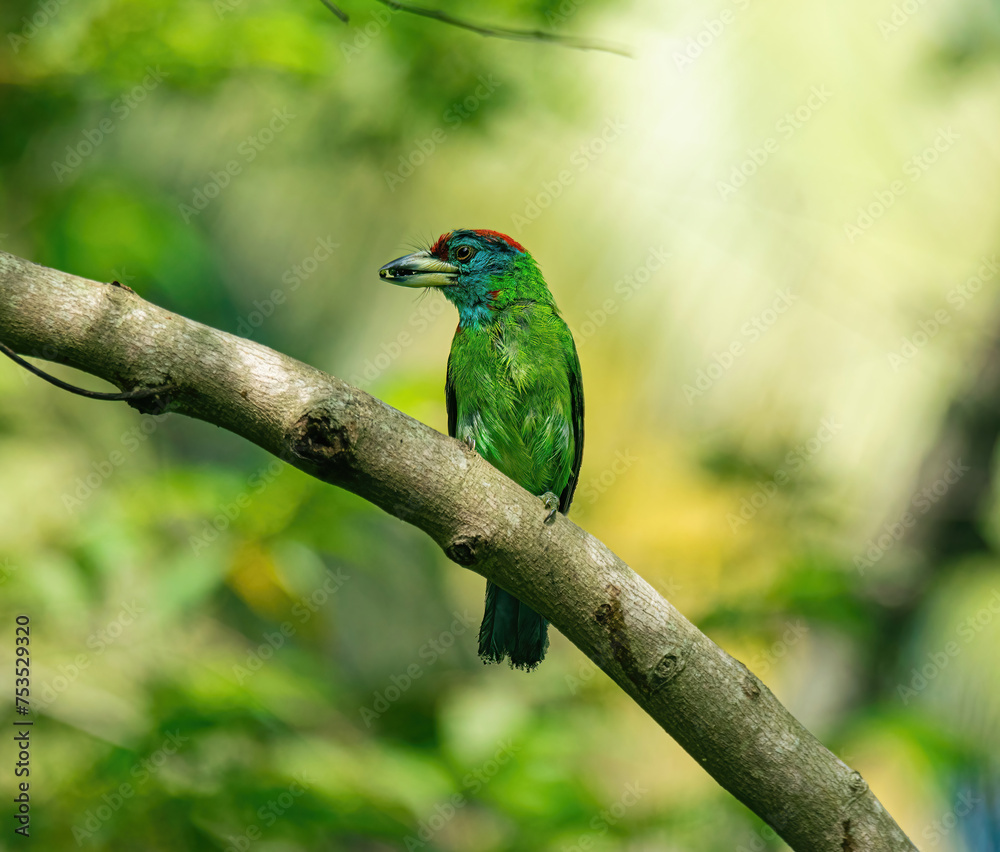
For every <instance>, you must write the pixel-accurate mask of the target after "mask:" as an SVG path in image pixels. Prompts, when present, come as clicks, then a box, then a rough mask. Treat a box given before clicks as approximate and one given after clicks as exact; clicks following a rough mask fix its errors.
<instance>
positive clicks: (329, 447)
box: [290, 408, 358, 464]
mask: <svg viewBox="0 0 1000 852" xmlns="http://www.w3.org/2000/svg"><path fill="white" fill-rule="evenodd" d="M357 438H358V427H357V424H356V423H355V422H346V423H345V422H342V421H340V420H336V419H334V418H333V417H331V416H330V414H329V412H327V411H324V410H323V409H322V408H314V409H312V410H311V411H307V412H306V413H305V414H303V415H302V416H301V417H300V418H299V419H298V420H297V421H296V422H295V425H294V426H293V427H292V432H291V435H290V442H291V447H292V452H293V453H294V454H295V455H296V456H298V457H299V458H302V459H307V460H309V461H312V462H315V463H317V464H330V463H331V462H339V461H343V459H344V458H345V457H346V456H347V455H348V454H349V453H350V452H351V451H352V450H353V448H354V444H355V442H356V441H357Z"/></svg>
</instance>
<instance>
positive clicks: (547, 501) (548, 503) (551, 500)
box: [542, 491, 559, 524]
mask: <svg viewBox="0 0 1000 852" xmlns="http://www.w3.org/2000/svg"><path fill="white" fill-rule="evenodd" d="M542 504H543V505H544V506H545V508H546V509H548V510H549V513H548V514H547V515H546V516H545V521H544V523H545V524H551V523H552V522H553V521H554V520H555V519H556V512H557V511H558V510H559V498H558V497H556V495H555V494H553V493H552V492H551V491H546V492H545V493H544V494H543V495H542Z"/></svg>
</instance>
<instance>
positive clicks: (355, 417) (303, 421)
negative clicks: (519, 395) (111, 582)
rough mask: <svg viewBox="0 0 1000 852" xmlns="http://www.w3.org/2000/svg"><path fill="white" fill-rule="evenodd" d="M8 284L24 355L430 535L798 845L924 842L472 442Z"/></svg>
mask: <svg viewBox="0 0 1000 852" xmlns="http://www.w3.org/2000/svg"><path fill="white" fill-rule="evenodd" d="M0 294H2V298H0V341H3V342H4V343H6V344H7V345H9V346H11V347H12V348H13V349H15V350H16V351H18V352H20V353H22V354H27V355H29V356H32V355H34V356H40V357H44V358H46V359H48V360H52V361H57V362H59V363H63V364H69V365H71V366H73V367H76V368H78V369H81V370H85V371H87V372H88V373H91V374H93V375H95V376H100V377H102V378H104V379H106V380H108V381H110V382H112V383H114V384H115V385H117V386H118V387H120V388H123V389H129V390H132V389H136V388H157V387H162V386H165V385H169V386H171V388H172V390H171V391H170V392H169V397H170V400H169V404H170V407H171V409H172V410H174V411H178V412H181V413H183V414H186V415H189V416H191V417H195V418H198V419H200V420H205V421H207V422H209V423H214V424H216V425H217V426H221V427H223V428H224V429H228V430H230V431H231V432H235V433H236V434H237V435H242V436H243V437H244V438H246V439H248V440H250V441H253V442H254V443H255V444H257V445H258V446H261V447H263V448H264V449H265V450H268V451H269V452H271V453H274V454H275V455H277V456H279V457H280V458H282V459H284V460H285V461H287V462H288V463H290V464H292V465H294V466H295V467H297V468H299V469H300V470H303V471H305V472H306V473H308V474H311V475H312V476H315V477H317V478H319V479H321V480H323V481H324V482H328V483H331V484H333V485H337V486H339V487H341V488H346V489H348V490H349V491H352V492H354V493H355V494H358V495H360V496H361V497H363V498H365V499H366V500H369V501H371V502H372V503H374V504H375V505H377V506H380V507H381V508H382V509H384V510H385V511H387V512H389V513H391V514H393V515H395V516H396V517H398V518H402V519H403V520H405V521H407V522H409V523H411V524H413V525H415V526H417V527H419V528H420V529H422V530H424V531H425V532H426V533H427V534H428V535H430V536H431V538H433V539H434V541H435V542H437V543H438V544H439V545H440V546H441V548H442V549H443V550H444V552H445V553H446V554H447V555H448V556H449V557H450V558H451V559H452V560H454V561H455V562H457V563H458V564H459V565H463V566H465V567H467V568H471V569H472V570H474V571H476V572H477V573H479V574H481V575H483V576H484V577H486V578H488V579H490V580H493V581H494V582H495V583H498V584H499V585H500V586H501V587H503V588H505V589H507V590H509V591H510V592H512V593H513V594H514V595H516V596H517V597H518V598H519V599H521V600H523V601H525V602H526V603H527V604H528V605H529V606H531V607H532V608H533V609H535V610H537V611H538V612H540V613H542V614H543V615H545V616H546V617H547V618H549V620H550V621H551V622H552V623H553V624H554V625H555V626H556V627H558V628H559V630H560V631H562V633H563V634H564V635H565V636H566V637H567V638H568V639H569V640H570V641H571V642H573V644H575V645H576V646H577V647H578V648H580V650H581V651H583V652H584V653H585V654H586V655H587V656H588V657H590V659H592V660H593V661H594V662H595V663H596V664H597V665H598V666H600V668H601V669H603V670H604V671H605V672H606V673H607V674H608V675H609V676H610V677H611V678H612V679H613V680H614V681H615V682H616V683H617V684H618V685H619V686H620V687H621V688H622V689H623V690H624V691H625V692H626V693H628V695H629V696H630V697H631V698H632V699H633V700H635V701H636V703H638V704H639V706H641V707H642V708H643V709H644V710H645V711H646V712H647V713H648V714H649V715H650V716H651V717H652V718H653V719H654V720H655V721H656V722H657V723H658V724H660V725H661V726H662V727H663V729H664V730H665V731H666V732H667V733H668V734H670V735H671V736H672V737H674V739H676V740H677V742H678V743H680V744H681V746H683V747H684V749H685V750H686V751H687V752H688V753H689V754H690V755H691V756H692V757H694V759H695V760H697V761H698V762H699V763H700V764H701V765H702V766H703V767H704V768H705V770H706V771H707V772H709V773H710V774H711V775H712V777H714V778H715V779H716V780H717V781H718V782H719V783H720V784H721V785H722V786H723V787H725V788H726V789H727V790H728V791H729V792H731V793H732V794H733V795H734V796H736V798H738V799H739V800H740V801H741V802H743V803H744V804H745V805H746V806H747V807H748V808H750V809H751V810H752V811H754V812H755V813H756V814H758V815H759V816H760V817H761V818H762V819H764V820H765V821H766V822H768V823H769V824H770V825H771V826H772V827H773V828H774V830H775V831H776V832H777V833H778V834H779V835H781V837H783V838H784V839H785V841H787V843H788V844H789V845H790V846H791V847H792V848H793V849H795V850H797V852H845V850H853V852H890V850H891V852H899V850H914V849H915V847H914V846H913V845H912V843H910V841H909V840H908V839H907V838H906V836H905V835H904V834H903V832H902V831H901V830H900V829H899V827H898V826H897V825H896V823H895V822H894V821H893V819H892V817H891V816H889V814H888V813H887V812H886V811H885V810H884V808H883V807H882V805H881V804H880V803H879V801H878V800H877V799H876V798H875V796H874V794H873V793H872V792H871V791H870V790H869V789H868V785H867V784H866V783H865V781H864V780H863V779H862V777H861V776H860V775H859V774H858V773H857V772H853V771H852V770H851V769H850V767H848V766H847V765H846V764H844V763H843V762H842V761H841V760H839V759H838V758H837V757H836V756H835V755H833V754H832V753H831V752H829V751H828V750H827V749H826V748H824V747H823V746H822V745H821V744H820V743H819V742H818V741H817V740H816V739H815V738H814V737H813V736H812V735H811V734H810V733H809V732H808V731H807V730H806V729H805V728H803V727H802V725H801V724H800V723H799V722H798V721H797V720H796V719H795V718H794V717H792V715H791V714H790V713H789V712H788V711H787V710H786V709H785V708H784V707H783V706H782V705H781V704H780V703H779V702H778V700H777V699H776V698H775V697H774V695H773V694H772V693H771V691H770V690H769V689H768V688H767V687H766V686H764V685H763V684H762V683H761V682H760V681H759V680H758V679H757V678H756V676H754V675H753V674H752V673H751V672H750V671H749V670H748V669H747V668H746V667H745V666H744V665H743V664H742V663H740V662H739V661H737V660H735V659H733V658H732V657H730V656H729V655H728V654H726V653H725V652H724V651H722V650H721V649H720V648H719V647H718V646H717V645H715V644H714V643H713V642H712V641H711V640H710V639H709V638H708V637H707V636H705V635H704V634H702V633H701V632H700V631H699V630H698V629H697V628H696V627H694V625H692V624H691V623H690V622H689V621H688V620H687V619H686V618H684V616H682V615H681V614H680V613H679V612H678V611H677V610H676V609H674V607H673V606H671V604H670V603H668V602H667V601H666V600H664V599H663V598H662V597H660V595H659V594H657V592H656V591H654V590H653V588H652V587H651V586H650V585H649V584H648V583H647V582H646V581H645V580H643V579H642V578H641V577H639V576H638V575H637V574H636V573H635V572H634V571H633V570H632V569H631V568H629V567H628V565H626V564H625V563H624V562H623V561H622V560H621V559H619V558H618V557H617V556H615V554H614V553H612V552H611V551H610V550H609V549H608V548H607V547H606V546H605V545H604V544H602V543H601V542H600V541H598V540H597V539H596V538H594V537H593V536H591V535H589V534H588V533H586V532H584V531H583V530H582V529H580V528H579V527H577V526H576V525H575V524H574V523H573V522H572V521H570V520H568V519H567V518H565V517H563V516H561V515H560V516H557V518H556V520H555V522H554V523H552V524H551V525H545V524H543V523H542V521H543V518H544V516H545V512H544V511H543V508H542V505H541V503H540V501H539V499H538V498H537V497H535V496H532V495H531V494H529V493H528V492H526V491H525V490H524V489H522V488H521V487H520V486H518V485H516V484H515V483H514V482H513V481H511V480H510V479H508V478H507V477H505V476H503V475H502V474H501V473H500V472H499V471H497V470H496V469H495V468H493V467H492V466H491V465H489V464H488V463H487V462H485V461H484V460H483V459H481V458H480V457H479V456H478V455H476V454H475V453H474V452H471V451H470V450H469V449H468V448H467V447H466V446H465V445H464V444H462V443H460V442H459V441H456V440H453V439H451V438H447V437H445V436H444V435H441V434H440V433H438V432H435V431H434V430H432V429H430V428H429V427H427V426H425V425H423V424H421V423H419V422H417V421H416V420H414V419H413V418H411V417H408V416H407V415H405V414H402V413H401V412H399V411H396V410H395V409H393V408H390V407H389V406H387V405H385V404H384V403H383V402H380V401H379V400H378V399H375V398H374V397H372V396H369V395H368V394H367V393H364V392H363V391H360V390H358V389H356V388H353V387H351V386H349V385H347V384H345V383H344V382H342V381H341V380H340V379H337V378H334V377H333V376H329V375H327V374H325V373H322V372H320V371H319V370H316V369H314V368H312V367H309V366H307V365H306V364H303V363H301V362H298V361H296V360H294V359H292V358H289V357H287V356H285V355H282V354H280V353H278V352H274V351H273V350H271V349H268V348H266V347H264V346H261V345H259V344H257V343H252V342H251V341H249V340H244V339H242V338H239V337H235V336H233V335H231V334H226V333H224V332H221V331H217V330H215V329H212V328H209V327H208V326H204V325H201V324H200V323H197V322H193V321H191V320H188V319H185V318H184V317H180V316H176V315H173V314H171V313H169V312H168V311H165V310H163V309H162V308H158V307H156V306H155V305H152V304H150V303H149V302H146V301H144V300H143V299H141V298H140V297H139V296H138V295H136V294H135V293H132V292H129V291H127V290H125V289H123V288H120V287H115V286H112V285H108V284H99V283H97V282H94V281H88V280H86V279H84V278H78V277H76V276H73V275H69V274H66V273H63V272H58V271H55V270H52V269H47V268H45V267H41V266H37V265H35V264H33V263H30V262H28V261H25V260H21V259H20V258H17V257H14V256H13V255H9V254H6V253H5V252H0ZM130 404H131V405H133V406H135V407H137V408H143V406H148V405H149V403H147V402H142V401H133V402H130ZM156 410H162V408H160V407H159V405H158V407H157V409H156ZM543 672H544V669H543ZM542 676H544V674H543V675H542Z"/></svg>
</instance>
